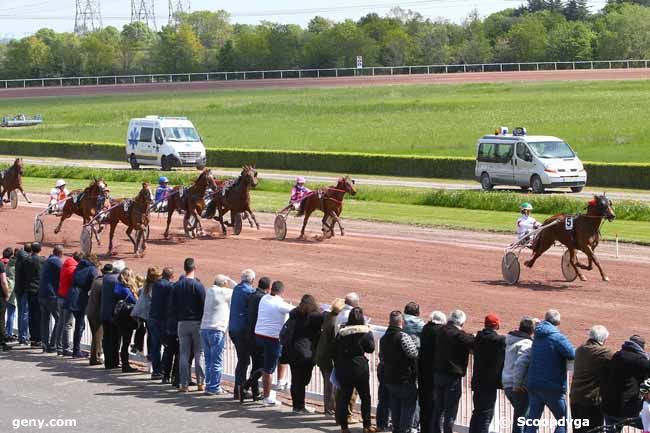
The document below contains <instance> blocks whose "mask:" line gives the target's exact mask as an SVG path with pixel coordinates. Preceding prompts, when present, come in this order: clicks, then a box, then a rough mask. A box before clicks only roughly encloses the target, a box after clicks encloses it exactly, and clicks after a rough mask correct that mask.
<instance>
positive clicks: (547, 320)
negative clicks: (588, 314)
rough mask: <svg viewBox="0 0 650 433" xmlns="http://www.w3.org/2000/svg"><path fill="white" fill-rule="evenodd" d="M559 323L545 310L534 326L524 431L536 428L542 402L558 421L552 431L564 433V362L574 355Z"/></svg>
mask: <svg viewBox="0 0 650 433" xmlns="http://www.w3.org/2000/svg"><path fill="white" fill-rule="evenodd" d="M559 325H560V313H559V312H558V311H557V310H548V311H547V312H546V315H545V317H544V320H543V321H542V322H540V323H539V325H537V328H535V337H534V339H533V346H532V348H531V355H530V356H531V358H530V366H529V367H528V383H527V384H528V398H529V403H528V416H527V419H526V430H525V431H526V433H536V432H537V429H538V428H537V427H536V426H535V425H534V424H536V423H537V421H538V420H539V418H540V417H541V416H542V412H543V411H544V407H545V406H547V407H548V408H549V410H550V411H551V413H552V414H553V416H554V417H555V419H556V420H557V421H558V425H557V427H556V429H555V433H566V424H565V423H566V422H567V404H566V392H567V362H568V361H573V360H574V359H575V349H574V348H573V345H572V344H571V342H570V341H569V339H568V338H567V337H566V336H564V335H563V334H561V333H560V331H559V330H558V329H557V326H559ZM560 421H561V422H560Z"/></svg>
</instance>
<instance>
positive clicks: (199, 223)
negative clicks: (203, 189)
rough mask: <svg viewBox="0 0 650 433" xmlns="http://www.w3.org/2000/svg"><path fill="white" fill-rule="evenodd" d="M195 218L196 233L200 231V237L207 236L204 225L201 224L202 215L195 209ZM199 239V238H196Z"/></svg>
mask: <svg viewBox="0 0 650 433" xmlns="http://www.w3.org/2000/svg"><path fill="white" fill-rule="evenodd" d="M194 218H196V220H195V221H196V224H195V226H194V231H195V232H196V231H197V230H198V235H200V236H205V232H204V231H203V224H201V215H200V214H199V213H198V212H197V211H196V209H194ZM195 237H198V236H195Z"/></svg>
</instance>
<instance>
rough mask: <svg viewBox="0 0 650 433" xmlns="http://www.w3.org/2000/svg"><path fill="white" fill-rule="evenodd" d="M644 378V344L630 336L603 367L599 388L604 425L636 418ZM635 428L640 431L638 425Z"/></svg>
mask: <svg viewBox="0 0 650 433" xmlns="http://www.w3.org/2000/svg"><path fill="white" fill-rule="evenodd" d="M648 376H650V361H648V354H647V353H646V352H645V340H644V339H643V337H641V336H640V335H633V336H631V337H630V338H629V340H627V341H626V342H624V343H623V346H621V350H619V351H618V352H616V353H615V354H614V356H612V360H611V361H610V362H609V363H608V364H607V375H606V377H605V379H603V383H602V385H601V388H600V395H601V396H602V399H603V411H604V412H605V423H606V424H616V423H617V422H619V421H620V420H622V419H624V418H632V417H637V416H638V415H639V411H640V410H641V407H642V400H641V397H640V395H639V385H640V384H641V383H642V382H643V381H644V380H645V379H647V378H648ZM636 427H637V428H641V426H640V425H637V426H636ZM618 430H619V431H620V428H619V429H618Z"/></svg>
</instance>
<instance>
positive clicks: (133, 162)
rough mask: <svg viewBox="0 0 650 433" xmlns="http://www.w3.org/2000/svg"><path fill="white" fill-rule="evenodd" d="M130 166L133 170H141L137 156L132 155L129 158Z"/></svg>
mask: <svg viewBox="0 0 650 433" xmlns="http://www.w3.org/2000/svg"><path fill="white" fill-rule="evenodd" d="M129 164H131V168H132V169H133V170H138V169H140V164H138V160H137V159H136V157H135V155H131V156H130V157H129Z"/></svg>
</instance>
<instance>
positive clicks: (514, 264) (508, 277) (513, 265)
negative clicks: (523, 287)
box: [501, 253, 521, 284]
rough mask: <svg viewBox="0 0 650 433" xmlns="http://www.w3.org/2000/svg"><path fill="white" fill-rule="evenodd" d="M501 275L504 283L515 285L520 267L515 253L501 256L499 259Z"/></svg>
mask: <svg viewBox="0 0 650 433" xmlns="http://www.w3.org/2000/svg"><path fill="white" fill-rule="evenodd" d="M501 273H502V274H503V279H504V280H505V282H506V283H508V284H517V282H518V281H519V274H520V273H521V266H520V265H519V257H517V255H516V254H515V253H507V254H506V255H505V256H503V259H501Z"/></svg>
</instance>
